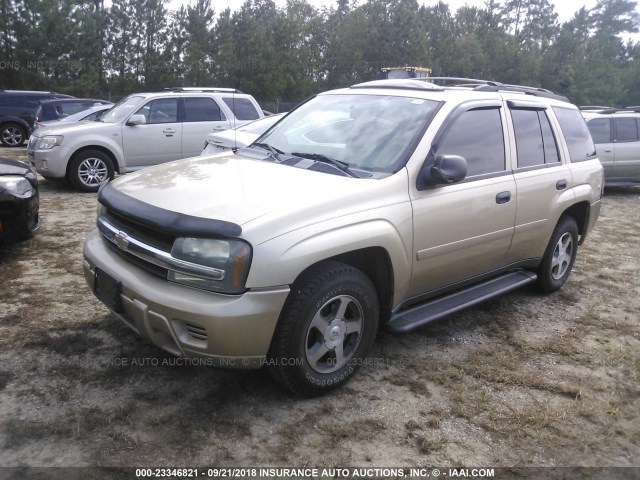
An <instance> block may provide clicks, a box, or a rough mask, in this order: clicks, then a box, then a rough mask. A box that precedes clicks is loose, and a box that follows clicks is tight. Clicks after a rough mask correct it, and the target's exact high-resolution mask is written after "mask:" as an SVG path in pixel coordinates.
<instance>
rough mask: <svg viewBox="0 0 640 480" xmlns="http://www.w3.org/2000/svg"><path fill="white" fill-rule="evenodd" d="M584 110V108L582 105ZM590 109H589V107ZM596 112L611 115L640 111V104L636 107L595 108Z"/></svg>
mask: <svg viewBox="0 0 640 480" xmlns="http://www.w3.org/2000/svg"><path fill="white" fill-rule="evenodd" d="M580 109H581V110H582V109H583V108H582V107H580ZM587 110H588V109H587ZM592 111H593V112H595V113H602V114H604V115H611V114H612V113H640V106H634V107H620V108H616V107H605V108H604V109H603V110H598V109H593V110H592Z"/></svg>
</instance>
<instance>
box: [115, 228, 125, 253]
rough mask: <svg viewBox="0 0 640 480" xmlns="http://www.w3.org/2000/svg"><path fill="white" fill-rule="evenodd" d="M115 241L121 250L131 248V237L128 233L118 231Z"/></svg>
mask: <svg viewBox="0 0 640 480" xmlns="http://www.w3.org/2000/svg"><path fill="white" fill-rule="evenodd" d="M113 241H114V242H115V244H116V245H117V246H118V248H119V249H120V250H122V251H123V252H126V251H127V249H128V248H129V239H128V237H127V234H126V233H124V232H118V233H116V234H115V235H114V236H113Z"/></svg>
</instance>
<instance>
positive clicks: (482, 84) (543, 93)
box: [426, 77, 569, 102]
mask: <svg viewBox="0 0 640 480" xmlns="http://www.w3.org/2000/svg"><path fill="white" fill-rule="evenodd" d="M426 80H427V81H429V82H431V81H433V80H436V81H438V80H439V81H445V82H450V83H448V84H447V85H446V86H447V87H466V88H473V89H474V90H478V91H482V92H499V91H503V92H505V91H506V92H520V93H524V94H525V95H534V96H536V97H544V98H553V99H555V100H560V101H563V102H569V99H568V98H567V97H565V96H564V95H558V94H556V93H553V92H552V91H551V90H547V89H546V88H539V87H528V86H526V85H511V84H508V83H500V82H495V81H492V80H479V79H477V78H460V77H429V78H427V79H426Z"/></svg>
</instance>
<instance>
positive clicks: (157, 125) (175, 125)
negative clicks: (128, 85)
mask: <svg viewBox="0 0 640 480" xmlns="http://www.w3.org/2000/svg"><path fill="white" fill-rule="evenodd" d="M135 114H137V115H144V116H145V118H146V119H147V123H146V124H144V125H127V123H126V122H125V124H123V126H122V146H123V149H124V156H125V159H126V169H127V171H130V170H136V169H138V168H141V167H147V166H150V165H157V164H159V163H164V162H169V161H171V160H178V159H179V158H181V154H182V123H181V122H179V121H178V120H179V118H178V98H158V99H155V100H150V101H148V102H147V103H145V104H144V105H143V106H142V107H141V108H139V109H138V110H137V111H136V112H135ZM203 141H204V140H203Z"/></svg>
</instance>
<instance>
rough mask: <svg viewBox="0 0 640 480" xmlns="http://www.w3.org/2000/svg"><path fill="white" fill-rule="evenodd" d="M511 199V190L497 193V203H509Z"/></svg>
mask: <svg viewBox="0 0 640 480" xmlns="http://www.w3.org/2000/svg"><path fill="white" fill-rule="evenodd" d="M509 200H511V192H500V193H499V194H497V195H496V203H498V204H500V203H507V202H508V201H509Z"/></svg>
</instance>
